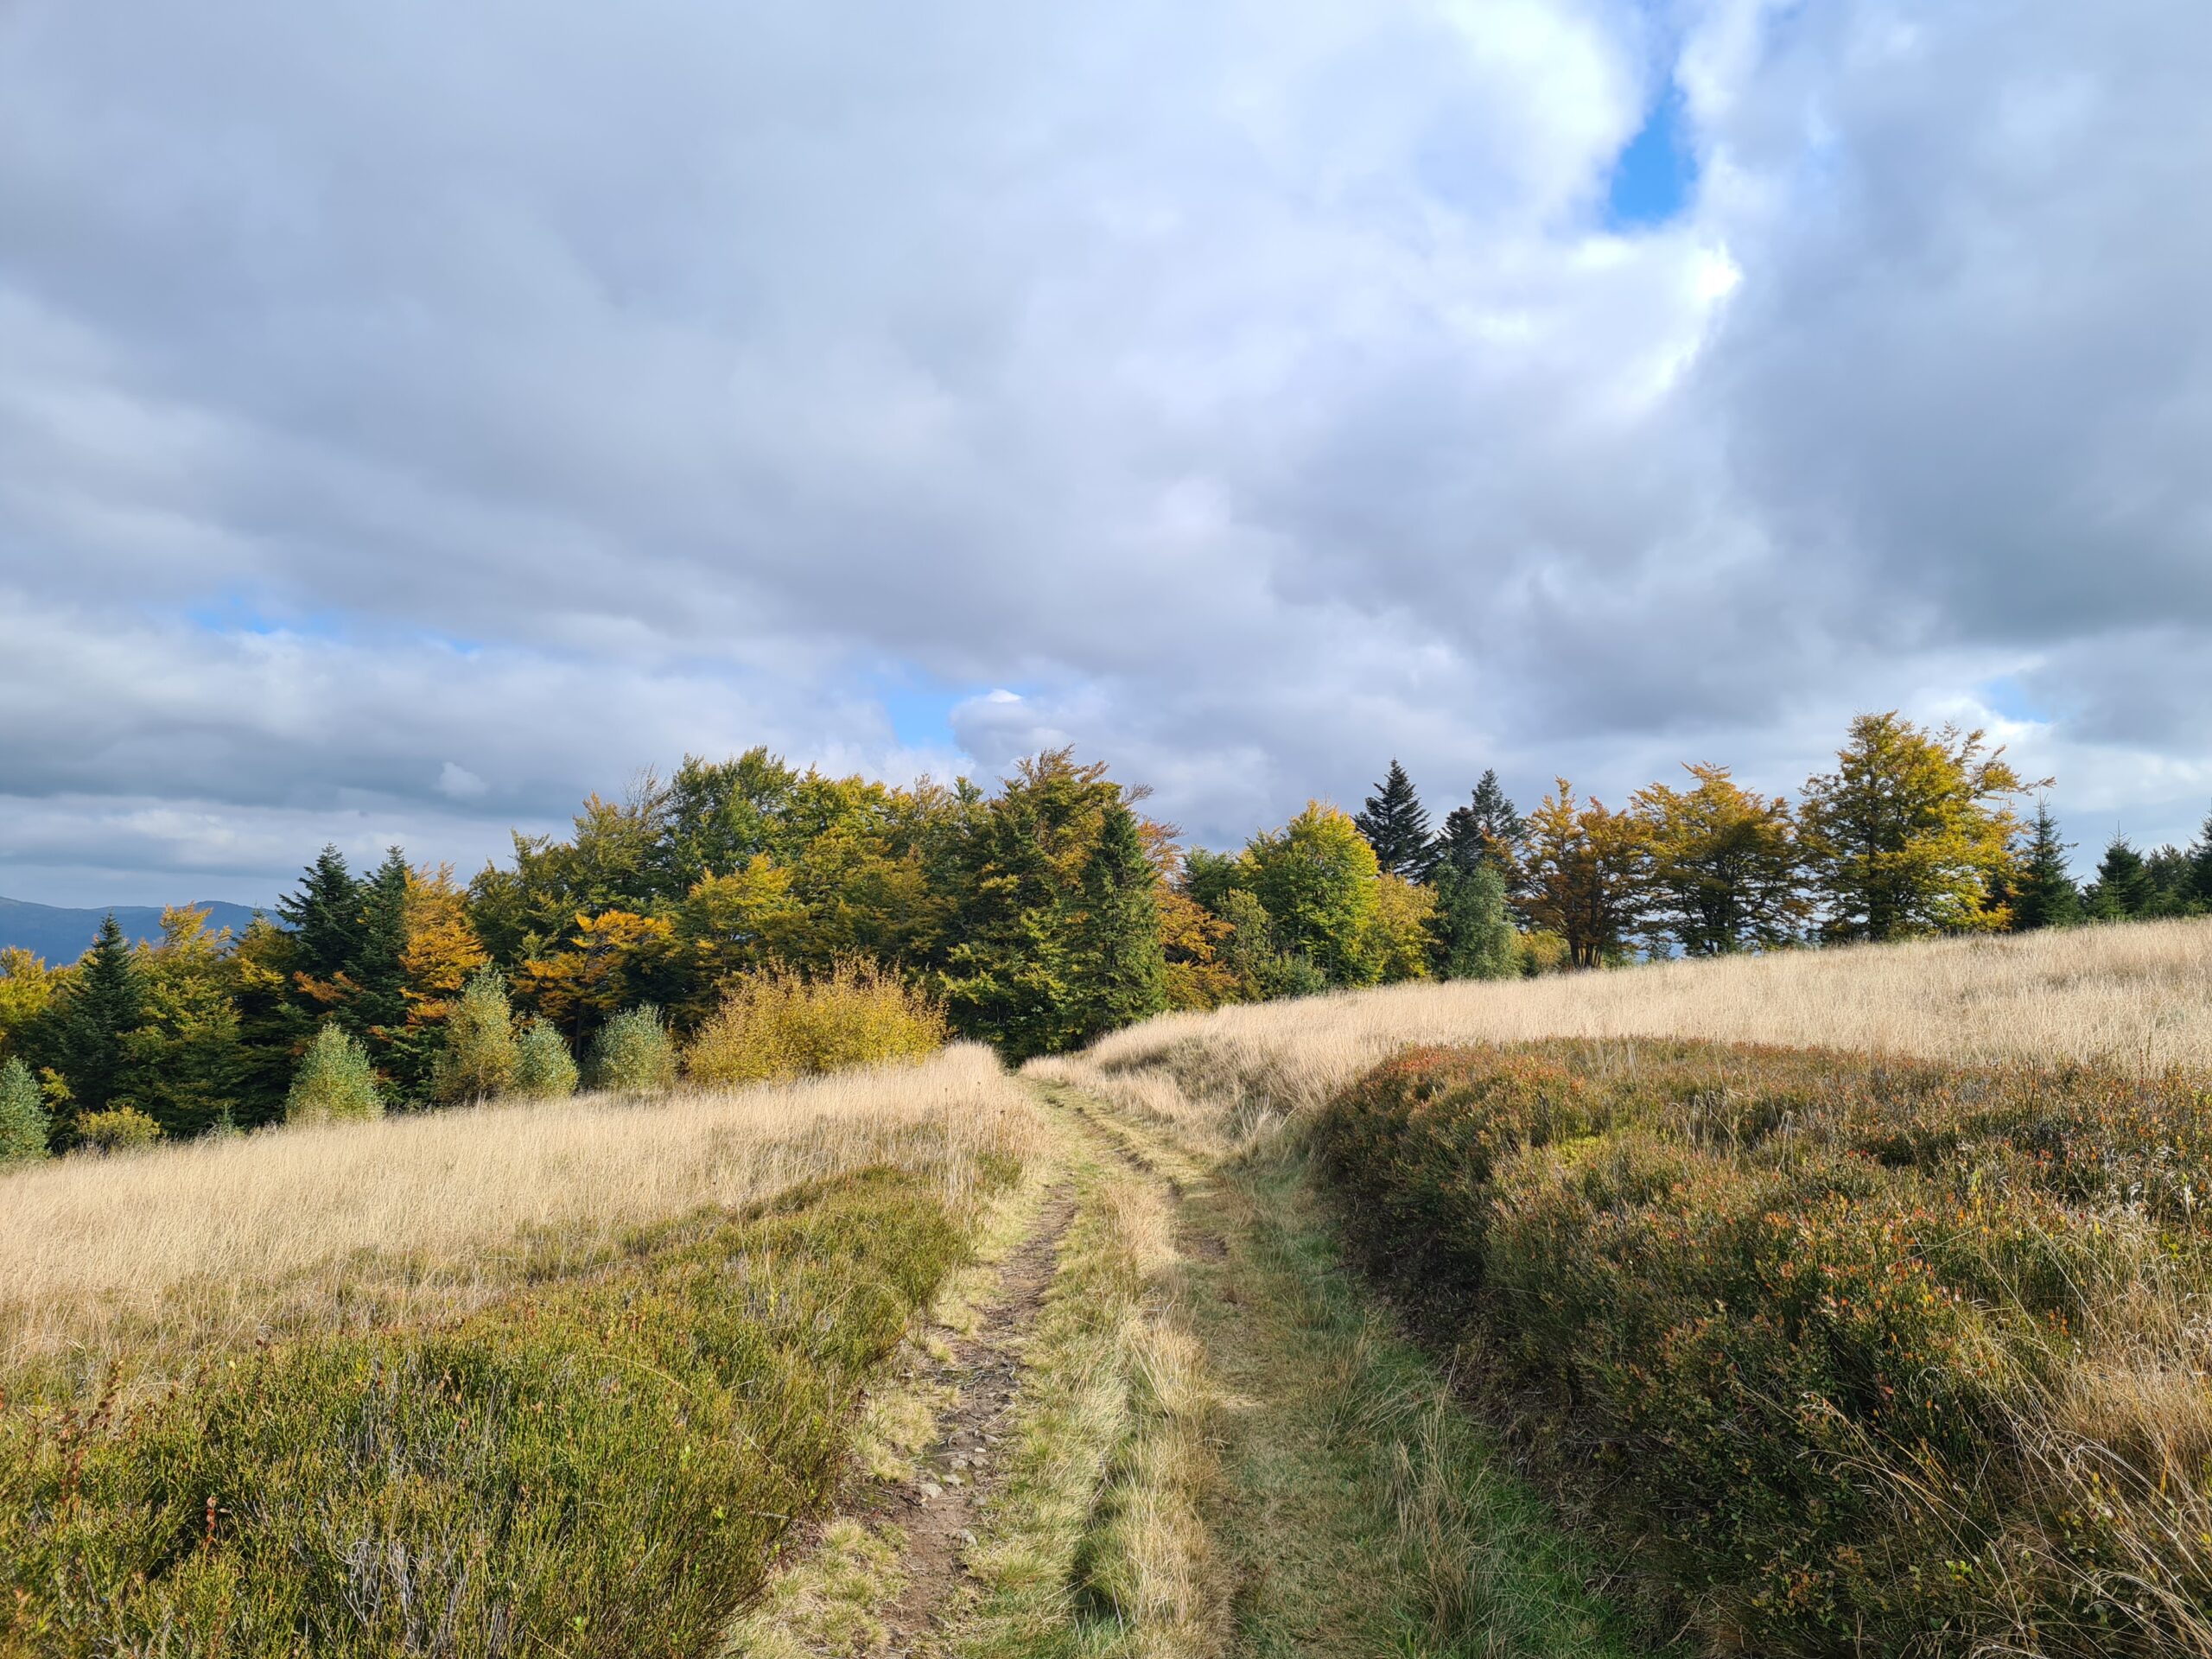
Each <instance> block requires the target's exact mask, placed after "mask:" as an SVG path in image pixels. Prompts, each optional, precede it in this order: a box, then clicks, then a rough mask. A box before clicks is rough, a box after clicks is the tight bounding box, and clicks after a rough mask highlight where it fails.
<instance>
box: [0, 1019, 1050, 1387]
mask: <svg viewBox="0 0 2212 1659" xmlns="http://www.w3.org/2000/svg"><path fill="white" fill-rule="evenodd" d="M1041 1133H1042V1130H1041V1128H1040V1120H1039V1116H1038V1113H1037V1110H1036V1107H1035V1104H1034V1103H1033V1099H1032V1097H1031V1096H1029V1094H1028V1092H1027V1090H1024V1089H1023V1088H1022V1087H1021V1086H1020V1084H1017V1083H1015V1082H1014V1080H1012V1079H1011V1078H1009V1077H1007V1076H1006V1075H1005V1073H1004V1072H1003V1071H1001V1068H1000V1066H999V1064H998V1062H997V1060H996V1059H995V1058H993V1057H992V1056H991V1054H990V1053H989V1052H988V1051H986V1050H984V1049H982V1048H978V1047H975V1046H961V1047H958V1048H955V1049H952V1050H949V1051H947V1052H945V1053H944V1054H942V1055H940V1056H938V1057H937V1058H934V1059H932V1060H931V1061H930V1062H928V1063H927V1064H925V1065H920V1066H916V1067H906V1066H902V1067H899V1068H897V1069H895V1070H893V1071H880V1072H879V1071H861V1072H851V1073H847V1074H844V1075H842V1076H838V1077H826V1078H822V1079H818V1080H816V1081H813V1082H809V1083H803V1084H791V1085H787V1086H782V1087H766V1088H755V1089H748V1090H734V1091H728V1092H721V1093H695V1094H679V1095H677V1096H673V1097H672V1098H669V1099H666V1100H663V1101H658V1102H653V1103H622V1102H619V1101H615V1100H613V1099H610V1098H608V1097H607V1096H583V1097H582V1098H578V1099H575V1100H570V1101H559V1102H536V1103H527V1104H518V1105H510V1106H492V1107H482V1108H477V1109H469V1110H461V1111H451V1112H440V1113H429V1114H424V1115H423V1116H411V1117H404V1118H397V1119H393V1118H386V1119H385V1120H384V1121H382V1122H360V1123H331V1124H321V1125H315V1126H310V1127H296V1128H283V1129H277V1130H271V1131H267V1132H264V1133H262V1134H258V1135H251V1136H248V1137H245V1138H243V1139H238V1140H230V1141H200V1142H195V1143H194V1144H191V1145H188V1146H182V1147H156V1148H154V1149H151V1150H149V1151H147V1152H144V1153H140V1154H130V1155H124V1156H118V1157H112V1158H106V1159H101V1160H79V1159H70V1160H63V1161H62V1162H60V1163H58V1164H53V1165H48V1166H37V1167H34V1168H30V1169H27V1170H24V1171H22V1172H21V1173H10V1174H8V1175H5V1176H0V1262H5V1263H7V1271H6V1274H5V1277H4V1280H0V1368H4V1367H6V1366H9V1365H11V1364H15V1363H22V1362H25V1361H31V1360H36V1359H39V1358H41V1357H56V1356H59V1357H64V1358H66V1359H67V1360H69V1361H71V1362H72V1363H85V1362H88V1361H91V1362H96V1361H98V1360H99V1358H100V1357H102V1356H103V1355H104V1354H105V1353H108V1352H111V1351H114V1350H116V1349H118V1348H120V1347H124V1346H127V1347H129V1348H130V1350H131V1351H134V1352H135V1353H137V1355H139V1356H140V1357H142V1358H145V1357H156V1358H158V1357H160V1356H162V1355H175V1354H179V1353H183V1352H188V1351H193V1350H194V1349H198V1348H201V1347H204V1346H205V1345H207V1344H220V1343H226V1342H232V1341H236V1340H239V1339H242V1338H251V1336H253V1335H255V1334H257V1332H261V1331H263V1330H268V1329H274V1330H278V1331H283V1330H293V1329H300V1328H305V1327H314V1326H319V1325H331V1324H336V1323H357V1322H360V1321H364V1320H371V1319H378V1320H380V1319H386V1318H393V1317H413V1316H416V1315H419V1314H421V1313H426V1312H439V1311H443V1310H448V1309H450V1310H452V1311H455V1312H458V1311H461V1310H464V1309H466V1308H467V1307H469V1306H474V1305H475V1304H476V1303H477V1302H479V1301H480V1300H483V1299H485V1298H486V1297H487V1296H489V1295H491V1294H495V1293H496V1292H497V1291H499V1289H500V1288H502V1287H504V1286H505V1285H506V1284H508V1283H511V1282H512V1281H513V1280H514V1279H515V1277H516V1276H517V1275H518V1274H523V1273H526V1272H529V1271H531V1270H533V1267H534V1266H537V1267H542V1266H543V1264H544V1262H545V1259H546V1257H547V1255H549V1254H552V1255H556V1256H557V1257H559V1258H562V1259H569V1260H573V1259H575V1257H576V1256H578V1255H589V1254H591V1253H592V1252H594V1251H596V1250H602V1249H606V1248H607V1246H608V1245H610V1244H611V1243H613V1242H614V1241H615V1240H616V1239H618V1238H619V1237H620V1235H621V1234H622V1232H623V1231H624V1230H626V1229H629V1228H632V1227H635V1226H638V1225H639V1224H646V1223H652V1222H655V1221H659V1220H663V1219H665V1218H667V1217H674V1216H680V1215H683V1214H686V1213H688V1212H690V1211H696V1210H699V1209H701V1208H703V1207H706V1206H710V1205H713V1206H728V1205H742V1204H745V1203H747V1202H749V1201H751V1200H753V1199H756V1198H761V1197H763V1196H765V1195H766V1194H769V1193H772V1192H777V1191H779V1190H781V1189H783V1188H785V1187H788V1186H790V1185H792V1184H793V1183H795V1182H798V1181H802V1180H805V1179H810V1178H813V1177H817V1176H823V1175H830V1174H836V1173H840V1172H842V1171H847V1170H852V1169H856V1168H860V1167H862V1166H867V1165H870V1164H878V1163H889V1164H894V1165H898V1166H902V1167H905V1168H907V1169H912V1170H918V1171H922V1172H925V1173H927V1174H929V1175H930V1176H931V1178H932V1179H937V1180H938V1181H940V1182H942V1184H943V1186H944V1190H945V1191H946V1192H948V1194H949V1195H950V1196H951V1197H952V1198H954V1199H955V1200H956V1201H963V1202H964V1200H965V1198H966V1197H967V1195H968V1194H969V1192H970V1191H971V1189H972V1188H973V1186H974V1184H975V1181H976V1169H977V1164H978V1160H980V1159H981V1158H982V1157H984V1156H985V1155H987V1154H994V1153H996V1154H1006V1155H1008V1156H1011V1157H1013V1158H1014V1159H1015V1160H1024V1161H1026V1160H1027V1158H1028V1156H1029V1155H1030V1154H1031V1153H1032V1151H1033V1149H1034V1147H1036V1145H1037V1144H1038V1139H1039V1135H1041Z"/></svg>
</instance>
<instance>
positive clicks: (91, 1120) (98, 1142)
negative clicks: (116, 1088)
mask: <svg viewBox="0 0 2212 1659" xmlns="http://www.w3.org/2000/svg"><path fill="white" fill-rule="evenodd" d="M76 1134H77V1141H78V1144H79V1145H80V1146H83V1147H89V1148H90V1149H91V1150H92V1151H94V1152H131V1151H135V1150H136V1149H137V1148H138V1147H150V1146H152V1145H153V1144H154V1142H155V1141H158V1140H160V1139H161V1138H162V1126H161V1125H160V1124H158V1123H156V1122H155V1121H154V1120H153V1119H152V1118H150V1117H149V1116H147V1115H146V1114H145V1113H143V1112H142V1111H140V1110H139V1109H137V1107H136V1106H111V1107H109V1108H108V1109H106V1110H105V1111H104V1112H80V1113H79V1114H78V1116H77V1122H76Z"/></svg>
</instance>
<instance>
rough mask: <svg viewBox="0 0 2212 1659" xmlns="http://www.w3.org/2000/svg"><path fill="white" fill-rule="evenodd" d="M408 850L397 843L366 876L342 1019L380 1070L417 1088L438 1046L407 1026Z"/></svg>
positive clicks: (349, 958)
mask: <svg viewBox="0 0 2212 1659" xmlns="http://www.w3.org/2000/svg"><path fill="white" fill-rule="evenodd" d="M409 880H410V873H409V871H408V868H407V855H405V854H404V853H403V852H401V851H400V850H399V849H398V848H397V847H394V848H391V849H388V850H387V851H386V852H385V858H384V862H383V863H381V864H379V865H378V866H377V868H376V869H375V871H374V872H373V873H372V874H370V875H368V876H366V877H365V878H364V879H363V880H362V881H361V882H360V883H359V888H358V891H359V896H360V911H359V915H360V921H359V925H358V928H357V930H356V931H355V933H354V938H353V950H352V951H351V952H350V953H349V954H348V955H347V957H346V985H347V987H348V995H347V997H346V1001H345V1002H344V1003H343V1004H342V1005H341V1006H340V1009H339V1019H340V1023H341V1024H343V1025H344V1026H345V1027H346V1029H347V1030H349V1031H351V1032H352V1033H353V1034H354V1035H355V1036H356V1037H358V1038H359V1039H361V1042H362V1044H363V1046H365V1047H366V1048H367V1050H368V1052H369V1057H370V1058H372V1060H374V1061H375V1062H376V1064H377V1069H378V1071H382V1072H383V1073H384V1074H385V1076H386V1077H390V1078H391V1079H392V1080H393V1081H395V1082H397V1084H400V1085H401V1088H402V1090H403V1092H404V1093H408V1094H413V1093H416V1092H417V1091H418V1090H420V1088H421V1086H422V1085H423V1084H425V1083H426V1082H427V1081H428V1079H429V1068H430V1062H431V1059H432V1058H433V1051H432V1049H431V1047H430V1046H429V1045H428V1044H427V1043H426V1042H415V1041H410V1039H411V1038H415V1037H416V1036H419V1035H420V1033H415V1032H410V1030H409V1028H408V1025H407V965H406V956H407V890H408V883H409Z"/></svg>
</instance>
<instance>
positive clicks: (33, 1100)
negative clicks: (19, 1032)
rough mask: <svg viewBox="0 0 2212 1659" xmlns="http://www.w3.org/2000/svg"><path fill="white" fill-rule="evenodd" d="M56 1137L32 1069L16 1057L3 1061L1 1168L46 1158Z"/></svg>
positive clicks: (0, 1074)
mask: <svg viewBox="0 0 2212 1659" xmlns="http://www.w3.org/2000/svg"><path fill="white" fill-rule="evenodd" d="M53 1136H54V1116H53V1114H51V1113H50V1112H48V1110H47V1109H46V1100H45V1097H44V1096H41V1094H40V1093H39V1088H38V1079H37V1078H36V1077H33V1076H32V1075H31V1069H30V1067H29V1066H28V1065H24V1064H23V1063H22V1061H21V1060H19V1059H17V1058H15V1057H14V1056H13V1055H10V1056H9V1058H7V1059H5V1060H4V1061H0V1164H14V1163H29V1162H31V1161H34V1160H37V1159H41V1158H44V1157H45V1156H46V1155H47V1152H48V1142H49V1141H52V1139H53Z"/></svg>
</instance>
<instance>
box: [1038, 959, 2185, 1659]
mask: <svg viewBox="0 0 2212 1659" xmlns="http://www.w3.org/2000/svg"><path fill="white" fill-rule="evenodd" d="M1746 1045H1764V1048H1752V1047H1747V1046H1746ZM1784 1046H1787V1047H1786V1048H1785V1047H1784ZM1039 1070H1041V1071H1046V1073H1047V1074H1048V1075H1051V1076H1052V1077H1057V1078H1058V1079H1060V1080H1063V1081H1064V1082H1066V1083H1068V1084H1073V1085H1076V1086H1079V1087H1083V1088H1085V1089H1088V1090H1092V1091H1094V1092H1096V1093H1097V1094H1098V1095H1100V1096H1103V1097H1105V1098H1107V1099H1109V1100H1111V1101H1113V1102H1114V1103H1116V1106H1117V1107H1118V1108H1119V1109H1122V1110H1123V1111H1125V1112H1128V1113H1130V1114H1133V1115H1134V1116H1136V1117H1137V1118H1139V1119H1141V1120H1143V1121H1148V1122H1154V1123H1156V1124H1158V1125H1160V1126H1161V1128H1163V1130H1165V1131H1167V1132H1172V1133H1173V1134H1174V1135H1177V1136H1178V1137H1179V1138H1181V1139H1182V1140H1184V1141H1186V1142H1191V1143H1193V1144H1204V1145H1205V1146H1206V1147H1209V1148H1210V1149H1211V1151H1212V1153H1213V1154H1214V1155H1216V1156H1217V1157H1227V1158H1230V1159H1235V1160H1239V1161H1241V1162H1242V1163H1244V1164H1246V1165H1250V1166H1267V1165H1268V1164H1270V1163H1272V1162H1274V1161H1276V1160H1283V1159H1289V1160H1294V1161H1300V1160H1306V1159H1308V1158H1312V1157H1318V1158H1319V1171H1320V1179H1321V1180H1322V1184H1323V1185H1324V1187H1325V1190H1327V1191H1328V1192H1331V1193H1332V1195H1333V1198H1334V1202H1335V1203H1336V1205H1337V1206H1338V1215H1339V1217H1341V1219H1342V1220H1343V1222H1344V1224H1345V1227H1346V1230H1347V1235H1348V1236H1349V1238H1350V1239H1351V1242H1353V1243H1355V1244H1356V1245H1357V1247H1358V1248H1359V1249H1362V1250H1363V1251H1364V1252H1365V1254H1366V1255H1367V1258H1368V1260H1369V1261H1370V1263H1371V1264H1372V1265H1373V1266H1374V1267H1375V1268H1376V1269H1377V1271H1378V1273H1379V1274H1380V1276H1381V1281H1382V1282H1383V1284H1384V1285H1386V1286H1387V1287H1390V1288H1392V1289H1393V1290H1394V1292H1395V1294H1399V1295H1400V1296H1401V1297H1402V1298H1403V1299H1405V1300H1404V1306H1406V1308H1407V1309H1408V1312H1410V1313H1414V1314H1415V1315H1416V1316H1417V1317H1420V1318H1422V1319H1425V1320H1426V1321H1427V1325H1428V1328H1429V1330H1430V1332H1431V1334H1432V1336H1433V1337H1434V1338H1436V1339H1437V1340H1438V1341H1439V1342H1440V1343H1441V1344H1443V1345H1444V1347H1445V1348H1446V1350H1452V1349H1455V1348H1456V1349H1457V1351H1458V1362H1459V1370H1460V1374H1461V1376H1463V1377H1464V1378H1465V1379H1468V1386H1469V1387H1470V1388H1471V1389H1472V1390H1473V1397H1474V1398H1475V1400H1476V1401H1477V1402H1478V1404H1479V1405H1481V1406H1482V1408H1484V1411H1485V1412H1487V1413H1490V1414H1494V1416H1495V1418H1496V1420H1497V1421H1498V1422H1499V1424H1500V1425H1501V1426H1503V1427H1507V1428H1508V1429H1509V1430H1510V1431H1513V1432H1516V1433H1519V1434H1522V1435H1524V1436H1525V1437H1526V1438H1525V1439H1523V1440H1522V1444H1523V1445H1524V1446H1529V1447H1530V1448H1531V1450H1532V1452H1533V1454H1534V1455H1533V1459H1532V1463H1531V1467H1532V1468H1533V1469H1534V1470H1535V1471H1536V1472H1538V1473H1540V1474H1541V1475H1543V1477H1544V1478H1547V1479H1548V1480H1553V1479H1554V1477H1556V1480H1555V1481H1554V1491H1555V1493H1556V1494H1557V1496H1558V1497H1560V1499H1561V1500H1562V1501H1563V1502H1564V1503H1566V1504H1567V1510H1568V1511H1569V1512H1572V1513H1577V1514H1580V1515H1583V1516H1586V1517H1588V1518H1589V1520H1590V1522H1591V1524H1592V1526H1593V1527H1594V1528H1595V1529H1596V1530H1597V1531H1598V1532H1599V1533H1600V1534H1605V1533H1608V1532H1610V1534H1611V1536H1612V1538H1613V1540H1614V1542H1615V1544H1616V1546H1617V1547H1618V1548H1620V1549H1622V1550H1624V1551H1627V1552H1629V1554H1630V1555H1633V1556H1636V1557H1637V1558H1638V1559H1639V1560H1640V1566H1639V1569H1638V1572H1639V1579H1640V1582H1641V1583H1642V1585H1643V1594H1644V1598H1645V1603H1644V1605H1646V1606H1647V1608H1648V1609H1649V1610H1650V1617H1651V1621H1652V1622H1651V1623H1650V1624H1649V1626H1648V1628H1649V1630H1652V1631H1653V1632H1655V1633H1657V1632H1661V1631H1671V1630H1682V1629H1685V1628H1687V1629H1688V1631H1690V1632H1691V1633H1692V1634H1694V1637H1696V1638H1697V1640H1698V1643H1699V1645H1700V1646H1701V1647H1703V1648H1704V1649H1707V1650H1709V1651H1713V1652H1734V1651H1745V1650H1750V1651H1761V1652H1776V1653H1785V1652H1787V1653H1806V1654H1813V1653H1830V1652H1836V1653H1842V1652H1856V1651H1881V1652H1897V1653H1916V1654H1925V1655H1927V1656H1929V1659H1936V1656H1949V1655H1965V1654H1969V1653H1972V1654H1982V1653H1994V1652H2005V1653H2018V1654H2037V1655H2058V1654H2068V1655H2091V1654H2096V1655H2104V1654H2117V1653H2130V1654H2141V1655H2145V1656H2148V1655H2152V1654H2169V1653H2172V1654H2187V1653H2199V1654H2212V1618H2208V1617H2207V1616H2206V1614H2205V1611H2204V1608H2205V1607H2206V1605H2208V1600H2209V1599H2212V1480H2208V1477H2207V1470H2208V1469H2212V1463H2208V1461H2207V1458H2208V1448H2212V1387H2208V1383H2207V1378H2208V1376H2212V1346H2208V1344H2207V1338H2206V1332H2205V1325H2204V1320H2203V1317H2202V1309H2203V1307H2204V1306H2205V1303H2206V1299H2207V1297H2208V1296H2212V1226H2208V1224H2207V1220H2206V1207H2205V1203H2204V1200H2205V1198H2206V1195H2207V1193H2208V1191H2212V1166H2207V1164H2206V1163H2205V1161H2204V1160H2205V1159H2206V1157H2207V1153H2208V1148H2212V1092H2208V1089H2207V1081H2208V1079H2212V922H2205V921H2188V922H2176V923H2171V924H2164V925H2134V926H2126V927H2111V928H2093V929H2087V930H2080V931H2068V932H2059V933H2050V934H2041V935H2031V936H2028V937H2024V938H1997V939H1987V940H1947V941H1937V942H1930V943H1927V944H1912V945H1904V946H1891V947H1869V948H1863V949H1854V950H1823V951H1819V952H1804V953H1796V954H1789V955H1781V956H1774V957H1760V958H1747V959H1738V960H1730V961H1724V962H1719V963H1669V964H1660V965H1656V966H1651V967H1645V968H1637V969H1627V970H1622V971H1618V972H1609V973H1604V974H1593V975H1585V976H1573V977H1564V978H1557V979H1549V980H1541V981H1532V982H1508V983H1503V984H1489V983H1474V984H1451V985H1420V986H1412V987H1400V988H1389V989H1383V990H1376V991H1370V992H1364V993H1357V994H1352V995H1335V996H1327V997H1319V998H1313V999H1310V1000H1306V1001H1291V1002H1281V1003H1275V1004H1270V1005H1263V1006H1259V1007H1239V1008H1233V1009H1228V1010H1224V1011H1222V1012H1220V1013H1217V1014H1212V1015H1209V1016H1204V1017H1188V1016H1185V1017H1175V1018H1170V1019H1164V1020H1154V1021H1152V1022H1150V1023H1148V1024H1146V1025H1143V1026H1139V1027H1132V1028H1131V1029H1129V1030H1127V1031H1123V1032H1121V1033H1116V1034H1115V1035H1113V1036H1111V1037H1109V1038H1107V1039H1104V1040H1103V1041H1102V1042H1100V1043H1099V1044H1097V1045H1096V1046H1094V1047H1093V1048H1092V1049H1090V1050H1089V1051H1087V1052H1085V1053H1084V1054H1082V1055H1078V1056H1073V1057H1068V1058H1063V1059H1060V1060H1056V1061H1053V1062H1050V1063H1046V1064H1045V1065H1041V1066H1040V1067H1039ZM1286 1129H1287V1130H1288V1132H1287V1133H1285V1132H1284V1131H1285V1130H1286ZM1240 1154H1241V1155H1242V1156H1241V1157H1240ZM1545 1401H1549V1402H1551V1404H1550V1405H1549V1406H1548V1407H1546V1408H1542V1409H1538V1408H1536V1406H1537V1402H1545ZM1547 1412H1549V1413H1551V1415H1547V1414H1546V1413H1547ZM1562 1448H1565V1449H1566V1450H1565V1451H1564V1452H1562ZM1578 1460H1583V1461H1580V1462H1578Z"/></svg>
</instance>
